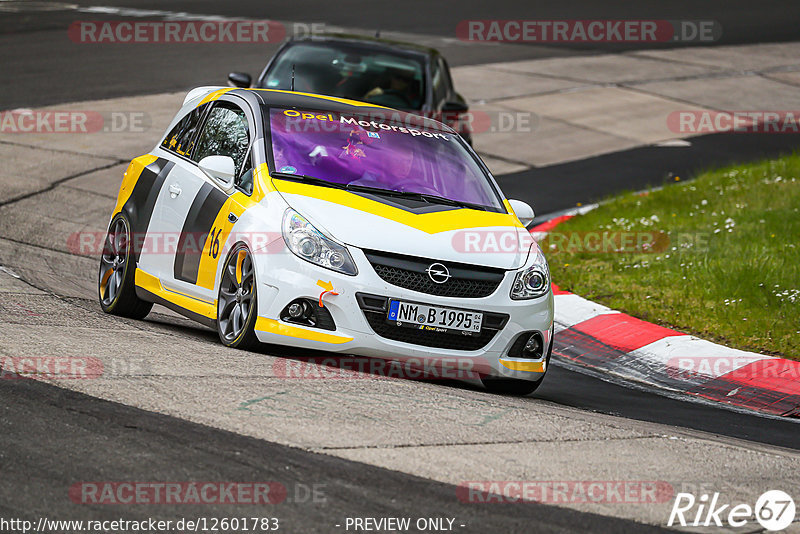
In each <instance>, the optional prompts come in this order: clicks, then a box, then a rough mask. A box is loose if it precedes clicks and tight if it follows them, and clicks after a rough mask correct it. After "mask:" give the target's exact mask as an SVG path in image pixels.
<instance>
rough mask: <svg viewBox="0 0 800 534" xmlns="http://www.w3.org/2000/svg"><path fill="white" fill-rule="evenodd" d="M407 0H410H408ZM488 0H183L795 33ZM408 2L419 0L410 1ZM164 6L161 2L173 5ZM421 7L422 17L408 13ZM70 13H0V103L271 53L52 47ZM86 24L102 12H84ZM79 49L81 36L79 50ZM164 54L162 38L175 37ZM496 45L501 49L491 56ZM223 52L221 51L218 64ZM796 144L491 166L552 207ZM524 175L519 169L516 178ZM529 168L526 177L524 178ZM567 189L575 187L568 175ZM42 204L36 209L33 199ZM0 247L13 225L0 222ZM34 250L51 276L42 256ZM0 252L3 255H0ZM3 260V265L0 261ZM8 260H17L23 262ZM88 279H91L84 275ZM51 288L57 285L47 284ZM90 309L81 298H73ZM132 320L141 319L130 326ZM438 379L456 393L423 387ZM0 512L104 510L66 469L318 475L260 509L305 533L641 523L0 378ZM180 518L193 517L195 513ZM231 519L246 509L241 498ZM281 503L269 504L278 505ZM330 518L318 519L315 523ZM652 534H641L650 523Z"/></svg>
mask: <svg viewBox="0 0 800 534" xmlns="http://www.w3.org/2000/svg"><path fill="white" fill-rule="evenodd" d="M84 4H86V5H124V6H127V7H137V8H141V9H145V8H149V7H152V8H155V9H165V7H164V5H163V4H162V3H157V2H151V3H148V2H139V3H136V4H135V6H134V5H133V4H132V3H130V2H114V1H112V2H98V3H92V4H89V3H84ZM412 4H413V3H412ZM521 4H522V3H520V2H493V3H492V4H491V5H490V6H486V5H480V4H475V5H472V4H466V5H459V10H460V11H459V13H458V15H457V16H455V17H454V16H453V14H452V7H448V5H447V4H446V3H424V7H419V8H418V9H414V8H413V7H409V8H408V9H404V10H402V12H398V13H392V14H391V15H390V16H389V15H387V14H386V12H385V11H384V8H383V7H382V6H383V4H381V3H377V2H375V3H372V4H366V5H363V4H360V5H359V6H358V7H355V5H352V4H351V3H350V2H344V3H342V2H336V3H333V2H329V3H323V2H292V3H291V4H288V3H287V4H282V3H276V4H275V5H270V6H269V7H268V9H265V8H264V4H263V3H257V2H243V3H240V4H236V6H235V7H231V6H229V5H227V4H222V3H212V2H202V1H196V0H195V1H192V2H182V3H181V4H180V10H182V11H186V12H191V13H204V14H220V15H228V16H233V15H237V16H246V17H253V18H265V17H269V18H273V19H278V20H297V17H296V16H295V14H296V13H298V12H299V13H303V14H304V19H305V20H309V21H311V20H313V21H324V22H328V23H330V24H336V25H342V26H354V27H362V28H373V27H375V26H379V27H382V28H385V29H386V30H387V31H389V30H392V31H402V32H408V33H420V34H426V35H440V36H447V37H452V33H453V28H454V25H455V23H456V22H457V20H461V19H465V18H532V17H534V16H535V17H536V18H548V17H550V18H592V17H601V18H609V19H611V18H633V17H637V16H638V17H642V18H644V17H650V18H671V19H701V18H713V19H715V20H718V21H720V22H721V23H722V25H723V27H724V28H725V33H724V37H723V40H721V41H720V43H721V44H732V43H740V42H760V41H770V40H776V41H779V40H790V39H796V38H797V37H798V35H797V29H796V25H795V23H794V21H795V20H797V18H796V17H791V16H788V15H787V13H788V11H787V10H788V9H790V7H789V6H792V7H791V9H796V8H797V6H796V4H793V3H788V2H775V3H761V4H759V6H758V8H753V6H752V4H751V3H750V2H708V3H703V4H701V3H698V2H672V3H670V7H669V8H668V9H667V8H664V7H663V6H662V5H661V3H658V2H640V3H638V4H637V5H636V6H633V7H631V6H630V5H629V4H628V3H623V2H620V3H597V4H596V5H592V4H590V3H587V2H582V3H579V4H575V5H573V6H569V5H567V7H558V8H555V7H552V5H553V4H552V3H549V2H541V3H540V5H537V4H536V3H524V7H523V6H522V5H521ZM422 5H423V4H420V6H422ZM175 9H177V8H175ZM421 12H425V13H427V14H426V16H424V17H420V16H419V13H421ZM76 18H82V17H76V15H74V14H72V13H68V12H61V11H56V12H46V13H35V14H30V13H11V14H8V15H0V29H2V35H0V58H2V60H0V64H2V65H3V67H4V68H3V73H2V80H3V93H2V96H1V97H0V98H1V100H0V109H9V108H14V107H18V106H30V107H34V106H39V105H45V104H54V103H59V102H70V101H76V100H86V99H91V98H102V97H112V96H119V95H120V94H142V93H157V92H164V91H169V90H176V89H185V88H187V87H190V86H194V85H199V84H202V83H218V82H220V81H221V80H222V78H224V75H225V73H226V72H227V71H228V70H249V71H251V72H254V71H256V70H258V68H259V67H260V65H261V64H262V63H263V61H264V60H265V59H266V57H267V56H268V55H269V52H270V51H271V50H270V48H269V47H259V48H255V47H253V48H251V49H249V50H246V51H245V52H244V53H242V51H243V48H242V47H241V46H239V47H236V48H226V47H222V46H220V47H215V48H214V49H208V48H206V47H204V48H202V49H201V48H198V47H197V46H194V45H184V47H183V48H180V49H177V50H176V49H171V50H166V49H165V48H164V47H151V48H135V47H126V46H125V45H120V46H119V47H118V48H116V49H115V47H107V48H103V49H92V50H91V51H87V49H86V48H85V46H86V45H74V46H73V45H71V44H70V43H68V42H67V43H64V42H63V41H64V34H65V28H66V25H67V24H68V23H69V22H70V21H72V20H75V19H76ZM92 18H101V17H92ZM81 47H83V48H81ZM176 48H177V47H176ZM594 51H595V50H586V49H583V48H580V47H579V48H555V47H542V46H534V45H527V46H522V45H502V46H496V47H494V49H492V50H488V51H487V50H485V49H481V50H480V51H477V52H476V51H475V49H473V48H470V47H465V46H463V45H460V44H453V45H451V46H450V47H445V52H446V53H447V55H448V57H449V58H450V60H451V63H452V64H453V65H462V64H470V63H482V62H485V61H498V60H508V59H523V58H533V57H545V56H556V55H567V54H575V53H592V52H594ZM498 56H499V57H498ZM232 58H235V59H232ZM796 146H798V138H797V137H796V136H790V135H782V136H765V135H762V136H758V139H757V140H754V139H753V137H750V136H747V137H745V136H741V137H737V136H705V137H699V138H694V139H693V140H692V145H691V147H670V148H642V149H634V150H631V151H626V152H621V153H615V154H609V155H606V156H600V157H597V158H591V159H589V160H583V161H579V162H573V163H568V164H564V165H557V166H552V167H547V168H544V169H534V170H532V171H526V173H525V174H524V175H509V176H505V177H501V178H500V181H501V185H502V187H503V188H504V191H505V192H506V193H507V194H508V195H510V196H516V197H518V198H523V199H526V198H527V199H532V197H531V191H532V190H533V188H534V187H535V188H536V191H537V193H536V198H535V199H532V200H533V202H532V203H533V204H534V205H536V204H537V203H540V205H548V206H550V207H552V209H553V210H557V209H562V208H569V207H572V206H574V205H575V204H576V203H578V202H583V203H585V202H590V201H595V200H598V199H600V198H602V197H603V196H605V195H608V194H611V193H613V192H616V191H620V190H624V189H640V188H642V187H646V186H648V185H658V184H659V183H661V182H663V181H664V180H665V179H667V180H669V179H670V178H672V176H675V175H679V176H689V175H690V174H691V173H692V172H694V171H697V170H699V169H702V168H705V167H708V166H713V165H717V164H724V163H731V162H735V161H742V160H747V159H751V158H755V157H763V156H767V155H774V154H777V153H781V152H786V151H790V150H792V149H794V148H795V147H796ZM567 175H568V176H570V177H575V176H581V175H584V176H585V180H584V182H583V183H582V185H581V187H576V188H574V189H572V190H562V189H559V188H558V183H559V181H558V180H557V178H558V177H563V176H567ZM526 179H529V180H526ZM535 180H540V182H536V181H535ZM570 183H580V182H578V181H577V180H575V179H574V178H573V179H572V181H571V182H570ZM43 209H44V208H43ZM2 237H3V238H5V239H9V240H11V241H26V240H27V239H28V237H29V236H25V235H19V234H16V235H15V234H9V233H6V234H5V235H3V236H2ZM41 253H42V254H44V255H45V256H46V257H47V256H48V255H50V257H51V260H52V263H53V265H54V267H53V269H54V272H53V273H52V275H53V276H57V275H58V273H57V271H56V269H57V265H58V263H59V262H58V259H57V258H58V255H56V254H52V255H51V254H50V251H48V250H46V249H42V250H41ZM5 259H7V258H5ZM5 259H4V260H5ZM21 261H22V262H24V258H23V259H22V260H21ZM92 274H93V273H92ZM56 294H58V293H57V292H56ZM87 305H91V304H87ZM142 324H143V326H142V328H148V325H149V324H151V323H149V322H148V323H142ZM186 335H187V336H191V337H192V338H194V339H197V340H199V341H200V342H201V343H207V344H215V343H217V341H216V340H215V335H214V334H213V332H210V331H206V330H202V329H197V330H190V331H189V333H187V334H186ZM437 387H441V388H456V389H458V388H467V389H469V387H468V386H464V385H461V384H439V385H438V386H437ZM0 398H1V399H2V401H0V414H1V415H0V472H2V479H0V480H1V482H0V497H2V498H0V503H2V504H0V517H28V518H35V517H38V516H41V515H47V514H50V516H52V517H56V516H59V517H61V518H67V517H69V518H75V519H80V518H109V519H110V518H116V517H118V516H119V515H121V514H120V512H119V510H118V509H117V508H114V507H102V506H94V507H75V506H72V505H71V504H70V502H69V501H68V500H66V499H64V495H65V493H66V490H67V488H68V487H69V485H70V484H71V483H73V482H74V481H75V480H86V479H94V480H115V479H121V478H125V479H128V480H147V479H160V480H168V479H170V478H174V479H181V480H187V479H190V480H243V479H244V480H283V481H285V482H286V483H287V485H291V484H292V483H295V482H296V483H305V484H307V483H309V481H313V482H320V483H324V484H326V485H327V491H326V494H327V496H328V502H327V503H325V504H324V505H322V506H308V505H307V503H287V504H285V505H282V506H281V508H280V509H279V510H277V509H276V515H280V517H281V518H282V519H283V520H284V521H286V523H287V524H290V525H291V527H292V528H291V530H290V531H291V532H317V531H319V530H320V528H319V527H320V525H332V524H333V523H334V522H335V520H336V519H341V518H343V517H345V516H388V515H402V514H408V511H409V510H413V514H414V516H419V517H421V516H458V517H459V519H461V520H462V522H464V523H465V524H466V525H467V527H466V528H464V529H462V531H464V532H473V531H474V532H478V531H481V532H484V531H486V530H487V528H491V529H492V531H495V532H525V531H531V530H535V531H552V532H586V531H592V532H595V531H603V532H626V531H636V532H642V531H647V530H648V529H651V527H646V526H644V525H641V524H639V523H633V522H629V521H623V520H618V519H613V518H609V517H604V516H599V515H593V514H588V513H583V512H577V511H575V510H569V509H563V508H557V507H553V506H541V505H531V506H528V505H526V506H519V505H495V506H492V507H491V508H489V507H487V508H481V507H475V506H463V505H460V504H459V502H458V501H457V500H455V499H454V498H453V495H454V492H455V489H454V487H452V486H448V485H446V484H441V483H438V482H432V481H429V480H426V479H422V478H418V477H414V476H410V475H406V474H402V473H399V472H397V471H392V470H388V469H381V468H378V467H372V466H369V465H365V464H361V463H355V462H352V461H348V460H343V459H339V458H334V457H331V456H327V455H321V454H315V453H310V452H307V451H303V450H300V449H295V448H292V447H287V446H284V445H279V444H275V443H271V442H269V441H264V440H259V439H254V438H249V437H244V436H240V435H237V434H234V433H230V432H226V431H223V430H217V429H214V428H211V427H207V426H202V425H198V424H194V423H190V422H187V421H184V420H182V419H178V418H174V417H169V416H166V415H161V414H156V413H153V412H148V411H143V410H139V409H136V408H131V407H128V406H124V405H121V404H117V403H112V402H108V401H104V400H100V399H96V398H93V397H89V396H86V395H83V394H80V393H76V392H73V391H69V390H65V389H61V388H58V387H55V386H52V385H48V384H43V383H39V382H34V381H28V380H3V381H0ZM537 399H538V400H541V401H546V402H552V403H555V404H558V405H562V406H567V407H573V408H577V409H579V410H581V411H585V412H588V413H592V412H597V413H602V414H612V415H616V416H620V417H623V418H628V419H634V420H639V421H647V422H657V423H661V424H665V425H670V426H675V427H680V428H685V429H692V430H696V431H700V432H705V433H709V434H710V435H715V436H718V437H722V438H732V439H742V440H748V441H752V442H757V443H763V444H767V445H774V446H777V447H785V448H789V449H793V450H798V449H800V442H798V440H797V429H798V427H797V424H796V423H794V422H791V421H784V420H778V419H770V418H764V417H759V416H755V415H749V414H744V413H740V412H734V411H730V410H726V409H723V408H719V407H716V406H712V405H707V404H699V403H695V402H686V401H685V400H677V399H673V398H668V397H665V396H662V395H660V394H657V393H654V392H651V391H646V390H640V389H635V388H630V387H624V386H622V385H619V384H614V383H610V382H607V381H605V380H601V379H598V378H597V377H593V376H589V375H587V374H584V373H580V372H575V371H571V370H567V369H565V368H562V367H558V366H554V367H552V368H551V370H550V372H549V374H548V377H547V379H546V381H545V384H544V385H543V386H542V388H540V390H539V391H537V393H536V394H535V395H534V398H533V399H532V400H534V401H535V400H537ZM239 511H240V510H238V509H231V508H225V509H223V510H218V509H213V508H212V509H209V507H203V509H202V510H194V509H192V508H191V506H190V507H188V508H186V507H182V508H180V509H177V508H172V507H161V508H159V509H158V511H157V513H156V515H158V516H159V518H162V519H169V518H170V517H173V516H174V517H184V516H190V515H193V514H194V515H205V516H213V515H220V516H223V515H224V516H233V515H237V514H238V512H239ZM195 512H196V513H195ZM242 512H244V513H245V514H246V513H247V512H249V510H242ZM278 512H279V514H278ZM152 515H154V513H153V511H152V510H149V509H145V508H136V507H129V508H128V509H126V510H125V516H126V517H129V518H135V517H147V516H152ZM329 530H331V531H332V530H333V528H331V529H329ZM652 530H656V529H655V528H652Z"/></svg>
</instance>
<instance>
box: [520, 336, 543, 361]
mask: <svg viewBox="0 0 800 534" xmlns="http://www.w3.org/2000/svg"><path fill="white" fill-rule="evenodd" d="M522 353H523V354H524V355H525V356H534V357H537V358H538V357H540V356H541V355H542V340H541V339H540V338H539V334H533V335H532V336H531V337H529V338H528V341H526V342H525V347H524V348H523V349H522Z"/></svg>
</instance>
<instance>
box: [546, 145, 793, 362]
mask: <svg viewBox="0 0 800 534" xmlns="http://www.w3.org/2000/svg"><path fill="white" fill-rule="evenodd" d="M540 245H541V247H542V250H543V251H544V252H545V254H546V255H547V257H548V260H549V263H550V269H551V271H552V277H553V281H554V282H555V283H556V284H558V285H559V286H560V287H561V288H562V289H566V290H569V291H572V292H574V293H577V294H579V295H581V296H583V297H586V298H588V299H591V300H594V301H597V302H601V303H603V304H606V305H607V306H610V307H612V308H615V309H618V310H621V311H624V312H626V313H628V314H630V315H633V316H635V317H639V318H641V319H644V320H647V321H650V322H654V323H657V324H660V325H663V326H668V327H672V328H675V329H677V330H680V331H683V332H687V333H691V334H695V335H698V336H700V337H702V338H705V339H709V340H712V341H717V342H720V343H722V344H725V345H728V346H731V347H735V348H740V349H744V350H751V351H756V352H763V353H769V354H774V355H779V356H783V357H785V358H791V359H795V360H800V155H798V154H794V155H791V156H786V157H783V158H779V159H775V160H768V161H761V162H757V163H752V164H747V165H740V166H732V167H726V168H723V169H719V170H714V171H710V172H706V173H704V174H702V175H700V176H699V177H697V179H695V180H692V181H687V182H678V183H675V184H671V185H668V186H666V187H664V188H663V189H660V190H656V191H652V192H649V193H644V194H636V193H627V194H624V195H621V196H618V197H614V198H612V199H609V200H608V201H607V202H605V203H603V204H601V206H600V207H598V208H597V209H595V210H593V211H591V212H589V213H586V214H584V215H580V216H577V217H574V218H572V219H570V220H568V221H566V222H564V223H562V224H561V225H559V226H558V227H557V228H556V229H555V231H554V232H553V233H551V234H550V235H548V237H547V238H545V239H544V240H542V241H541V242H540ZM615 249H616V250H617V251H615Z"/></svg>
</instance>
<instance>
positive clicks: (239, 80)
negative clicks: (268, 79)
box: [228, 72, 253, 89]
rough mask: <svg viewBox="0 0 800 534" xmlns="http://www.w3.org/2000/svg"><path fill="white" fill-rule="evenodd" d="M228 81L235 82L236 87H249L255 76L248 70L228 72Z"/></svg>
mask: <svg viewBox="0 0 800 534" xmlns="http://www.w3.org/2000/svg"><path fill="white" fill-rule="evenodd" d="M228 82H230V83H231V84H233V86H234V87H243V88H245V89H247V88H248V87H250V85H251V84H252V83H253V78H251V77H250V75H249V74H247V73H246V72H231V73H230V74H228Z"/></svg>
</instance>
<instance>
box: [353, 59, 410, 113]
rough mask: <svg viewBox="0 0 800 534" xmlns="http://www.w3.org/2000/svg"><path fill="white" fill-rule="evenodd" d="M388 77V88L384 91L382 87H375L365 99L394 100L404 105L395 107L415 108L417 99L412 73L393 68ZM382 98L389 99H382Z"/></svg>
mask: <svg viewBox="0 0 800 534" xmlns="http://www.w3.org/2000/svg"><path fill="white" fill-rule="evenodd" d="M388 75H389V86H388V88H386V89H384V88H383V87H381V86H377V87H374V88H373V89H370V90H369V91H368V92H367V93H366V94H365V95H364V99H365V100H369V99H372V100H375V99H376V97H379V98H378V100H380V101H381V102H384V101H387V100H394V101H398V102H401V103H402V104H401V105H396V106H395V107H407V108H410V107H413V103H414V100H415V99H416V97H415V95H414V94H413V93H414V91H413V85H414V77H413V75H412V74H411V72H409V71H407V70H405V69H398V68H393V69H389V71H388ZM380 97H388V98H380ZM387 103H388V102H387Z"/></svg>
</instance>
